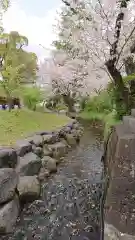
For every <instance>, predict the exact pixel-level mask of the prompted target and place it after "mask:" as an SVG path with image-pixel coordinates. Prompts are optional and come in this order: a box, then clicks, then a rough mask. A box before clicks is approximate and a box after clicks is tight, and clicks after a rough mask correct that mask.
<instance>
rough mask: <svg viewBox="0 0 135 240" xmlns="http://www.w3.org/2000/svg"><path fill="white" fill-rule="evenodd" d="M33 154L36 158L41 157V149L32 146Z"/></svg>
mask: <svg viewBox="0 0 135 240" xmlns="http://www.w3.org/2000/svg"><path fill="white" fill-rule="evenodd" d="M32 150H33V153H35V154H36V155H37V156H38V157H40V158H41V157H42V156H43V149H42V148H41V147H36V146H35V145H33V146H32Z"/></svg>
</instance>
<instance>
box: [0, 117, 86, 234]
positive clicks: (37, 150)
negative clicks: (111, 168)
mask: <svg viewBox="0 0 135 240" xmlns="http://www.w3.org/2000/svg"><path fill="white" fill-rule="evenodd" d="M82 133H83V128H82V127H81V126H80V124H79V123H78V122H77V121H75V120H74V121H72V123H70V124H69V125H67V126H65V127H63V128H61V129H60V130H57V131H55V132H45V131H44V132H40V133H36V134H34V135H33V136H30V137H28V138H27V139H24V140H21V141H18V142H17V143H16V145H15V146H14V148H9V147H4V148H0V234H6V233H10V232H12V231H13V226H14V225H15V223H16V220H17V218H18V215H19V213H20V210H21V206H22V205H23V204H24V203H26V202H29V201H33V200H35V199H38V198H39V197H40V189H41V184H42V182H43V181H44V180H45V179H46V178H47V177H49V175H50V174H51V173H54V172H56V171H57V165H58V163H60V161H62V159H63V156H64V155H65V154H66V153H67V151H68V149H69V148H71V147H72V146H75V145H76V144H77V142H78V141H79V139H80V137H81V135H82Z"/></svg>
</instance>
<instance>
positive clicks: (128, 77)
mask: <svg viewBox="0 0 135 240" xmlns="http://www.w3.org/2000/svg"><path fill="white" fill-rule="evenodd" d="M131 80H135V73H133V74H131V75H127V76H125V77H123V81H124V83H125V84H127V83H128V82H129V81H131Z"/></svg>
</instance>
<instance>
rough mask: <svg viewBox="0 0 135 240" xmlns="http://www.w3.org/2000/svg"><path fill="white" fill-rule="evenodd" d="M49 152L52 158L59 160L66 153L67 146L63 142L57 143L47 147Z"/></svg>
mask: <svg viewBox="0 0 135 240" xmlns="http://www.w3.org/2000/svg"><path fill="white" fill-rule="evenodd" d="M48 149H49V151H52V152H53V157H54V158H56V159H60V158H61V157H63V156H64V155H65V154H66V153H67V149H68V147H67V145H66V144H64V143H63V142H57V143H55V144H51V145H48Z"/></svg>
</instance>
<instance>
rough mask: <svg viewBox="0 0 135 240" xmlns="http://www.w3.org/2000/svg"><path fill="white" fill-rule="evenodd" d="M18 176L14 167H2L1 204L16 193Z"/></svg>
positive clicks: (0, 177) (0, 170)
mask: <svg viewBox="0 0 135 240" xmlns="http://www.w3.org/2000/svg"><path fill="white" fill-rule="evenodd" d="M17 182H18V176H17V174H16V172H15V170H13V169H12V168H1V169H0V204H1V203H4V202H7V201H8V200H11V199H12V197H13V196H14V194H15V188H16V186H17Z"/></svg>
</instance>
